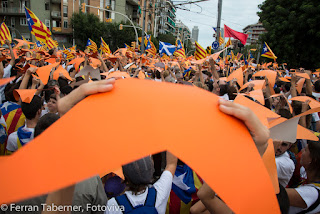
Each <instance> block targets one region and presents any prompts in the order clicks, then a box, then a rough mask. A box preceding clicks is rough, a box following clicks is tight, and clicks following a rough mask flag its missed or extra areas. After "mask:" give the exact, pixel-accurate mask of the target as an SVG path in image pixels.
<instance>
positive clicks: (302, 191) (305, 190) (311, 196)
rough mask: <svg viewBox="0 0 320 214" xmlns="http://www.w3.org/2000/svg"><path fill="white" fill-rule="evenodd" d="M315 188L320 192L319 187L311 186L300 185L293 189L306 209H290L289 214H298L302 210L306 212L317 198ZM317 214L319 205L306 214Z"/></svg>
mask: <svg viewBox="0 0 320 214" xmlns="http://www.w3.org/2000/svg"><path fill="white" fill-rule="evenodd" d="M316 188H317V189H319V190H320V188H319V187H316V186H315V185H313V184H306V185H301V186H299V187H298V188H295V190H296V191H297V192H298V193H299V195H300V196H301V198H302V199H303V200H304V202H305V203H306V204H307V208H305V209H303V208H299V207H290V209H289V214H293V213H299V212H301V211H302V210H307V209H308V208H309V207H310V206H311V205H312V204H313V203H314V202H315V201H316V200H317V199H318V197H319V196H318V191H317V190H316ZM318 212H320V205H318V206H317V207H316V209H314V210H312V211H310V212H308V213H318Z"/></svg>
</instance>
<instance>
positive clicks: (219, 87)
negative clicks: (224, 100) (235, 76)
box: [212, 79, 228, 96]
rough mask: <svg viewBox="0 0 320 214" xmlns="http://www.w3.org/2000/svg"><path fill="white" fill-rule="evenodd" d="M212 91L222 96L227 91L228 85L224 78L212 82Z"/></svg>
mask: <svg viewBox="0 0 320 214" xmlns="http://www.w3.org/2000/svg"><path fill="white" fill-rule="evenodd" d="M212 92H213V93H215V94H216V95H218V96H223V95H225V94H226V93H228V85H227V82H226V81H224V80H221V79H220V80H218V81H214V82H213V90H212Z"/></svg>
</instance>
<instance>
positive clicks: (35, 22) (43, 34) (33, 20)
mask: <svg viewBox="0 0 320 214" xmlns="http://www.w3.org/2000/svg"><path fill="white" fill-rule="evenodd" d="M25 12H26V17H27V23H28V26H29V30H30V32H31V33H32V34H33V35H34V36H35V37H36V39H37V40H38V41H40V42H43V43H44V44H46V46H47V40H48V38H49V37H50V36H51V32H50V30H49V28H47V26H46V25H45V24H43V22H42V21H40V20H39V19H38V17H37V16H36V15H35V14H34V13H33V12H32V11H31V10H29V9H28V8H26V7H25Z"/></svg>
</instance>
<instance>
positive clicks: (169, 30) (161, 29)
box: [153, 0, 176, 37]
mask: <svg viewBox="0 0 320 214" xmlns="http://www.w3.org/2000/svg"><path fill="white" fill-rule="evenodd" d="M154 21H155V26H154V30H153V33H154V36H155V37H157V36H158V34H173V35H176V7H175V6H174V4H173V3H172V1H171V0H156V3H155V19H154Z"/></svg>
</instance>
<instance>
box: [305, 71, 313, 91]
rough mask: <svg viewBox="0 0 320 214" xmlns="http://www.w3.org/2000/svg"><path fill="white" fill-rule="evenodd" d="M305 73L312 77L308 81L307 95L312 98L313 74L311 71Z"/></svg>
mask: <svg viewBox="0 0 320 214" xmlns="http://www.w3.org/2000/svg"><path fill="white" fill-rule="evenodd" d="M304 72H305V73H306V74H308V75H309V77H310V79H306V94H307V96H312V83H311V79H312V74H311V71H309V70H306V71H304Z"/></svg>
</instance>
